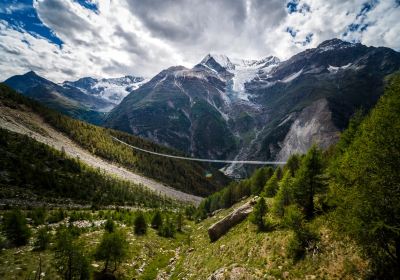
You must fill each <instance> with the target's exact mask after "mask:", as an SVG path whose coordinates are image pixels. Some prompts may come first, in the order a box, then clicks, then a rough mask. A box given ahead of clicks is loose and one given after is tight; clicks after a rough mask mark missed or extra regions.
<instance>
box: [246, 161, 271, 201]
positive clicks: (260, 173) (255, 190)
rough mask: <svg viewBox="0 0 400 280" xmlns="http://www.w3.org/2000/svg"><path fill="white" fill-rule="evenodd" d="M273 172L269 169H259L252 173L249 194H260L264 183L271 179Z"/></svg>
mask: <svg viewBox="0 0 400 280" xmlns="http://www.w3.org/2000/svg"><path fill="white" fill-rule="evenodd" d="M272 173H273V170H272V168H271V167H267V168H259V169H257V170H256V171H254V174H253V175H252V176H251V178H250V184H251V193H252V194H254V195H258V194H260V192H261V191H262V189H263V187H264V185H265V182H266V181H267V180H268V179H269V177H271V175H272Z"/></svg>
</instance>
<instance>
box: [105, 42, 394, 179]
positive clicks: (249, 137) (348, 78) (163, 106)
mask: <svg viewBox="0 0 400 280" xmlns="http://www.w3.org/2000/svg"><path fill="white" fill-rule="evenodd" d="M399 69H400V53H398V52H396V51H394V50H391V49H389V48H382V47H379V48H376V47H367V46H364V45H362V44H353V43H349V42H345V41H342V40H339V39H333V40H328V41H325V42H323V43H321V44H320V45H319V46H318V47H317V48H312V49H308V50H306V51H303V52H300V53H298V54H296V55H294V56H293V57H291V58H290V59H288V60H286V61H282V62H281V61H279V59H277V58H274V57H266V58H264V59H261V60H254V61H253V60H234V59H230V58H228V57H226V56H223V55H207V56H206V57H205V58H204V59H203V60H202V61H201V62H200V63H199V64H197V65H195V66H194V67H193V68H191V69H188V68H184V67H171V68H169V69H167V70H164V71H162V72H160V73H159V74H158V75H157V76H155V77H154V78H153V79H151V80H150V81H149V82H148V83H146V84H144V85H143V86H142V87H140V88H139V89H138V90H135V91H133V92H132V93H130V94H129V95H128V96H127V97H126V98H125V99H124V100H123V101H122V102H121V103H120V104H119V105H118V106H117V107H115V108H114V109H113V110H112V111H111V113H110V114H109V115H108V117H107V119H106V121H105V125H106V126H109V127H111V128H116V129H120V130H124V131H127V132H130V133H133V134H136V135H139V136H143V137H146V138H150V139H152V140H153V141H155V142H158V143H161V144H165V145H168V146H170V147H174V148H176V149H178V150H181V151H183V152H186V153H187V154H190V155H192V156H198V157H203V158H204V157H207V158H214V159H223V158H224V159H226V158H230V159H235V160H274V159H286V158H287V157H288V156H289V155H290V154H291V153H293V152H305V151H306V150H307V149H308V148H310V146H311V145H312V143H313V142H316V143H317V144H318V145H320V146H321V147H323V148H324V147H327V146H329V145H330V144H333V143H334V142H335V141H336V140H337V132H338V131H340V130H342V129H344V128H345V127H346V126H347V123H348V121H349V119H350V117H351V116H352V115H353V113H354V112H355V111H356V110H357V109H359V108H363V109H364V110H369V109H370V108H372V107H373V106H374V105H375V103H376V101H377V100H378V99H379V97H380V95H381V94H382V93H383V86H384V82H383V81H384V78H385V76H387V75H388V74H391V73H393V72H395V71H397V70H399ZM322 100H323V101H322ZM302 130H304V131H302ZM221 167H222V166H221ZM223 171H224V172H225V173H226V174H227V175H230V176H233V177H243V176H246V175H248V174H250V173H251V172H252V169H251V168H248V166H242V165H241V164H231V165H228V166H224V167H223Z"/></svg>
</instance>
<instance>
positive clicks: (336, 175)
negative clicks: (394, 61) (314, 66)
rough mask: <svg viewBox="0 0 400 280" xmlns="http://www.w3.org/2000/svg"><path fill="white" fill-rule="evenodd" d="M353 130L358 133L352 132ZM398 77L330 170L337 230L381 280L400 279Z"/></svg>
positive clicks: (399, 78) (394, 77) (347, 143)
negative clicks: (349, 239)
mask: <svg viewBox="0 0 400 280" xmlns="http://www.w3.org/2000/svg"><path fill="white" fill-rule="evenodd" d="M353 130H355V129H353ZM399 131H400V75H395V76H393V77H392V78H391V79H390V80H389V81H388V85H387V87H386V90H385V94H384V95H383V96H382V97H381V99H380V101H379V103H378V104H377V105H376V107H375V108H374V109H373V110H372V112H371V113H370V114H369V116H367V117H366V118H365V120H364V121H363V122H362V123H361V124H360V125H359V126H358V130H357V131H356V132H353V131H350V132H348V133H345V134H344V135H350V136H349V137H348V138H350V139H351V140H349V141H347V140H346V141H345V142H344V144H342V146H345V147H346V146H347V147H346V148H347V149H345V150H344V151H340V157H339V158H338V160H337V162H335V166H333V168H332V167H331V177H332V179H331V192H332V194H333V196H334V197H335V199H334V200H335V202H336V206H337V210H336V212H335V214H336V215H335V217H336V218H335V221H336V224H337V226H338V229H340V230H341V231H344V232H345V233H347V234H348V235H349V236H351V237H353V238H354V240H356V241H357V242H358V244H360V245H361V246H362V248H363V249H364V251H365V253H366V254H367V256H369V258H370V259H371V260H372V262H371V263H372V266H373V268H374V271H375V274H376V276H375V277H377V278H381V279H389V278H396V277H397V276H398V275H400V196H399V182H400V172H399V166H400V133H399Z"/></svg>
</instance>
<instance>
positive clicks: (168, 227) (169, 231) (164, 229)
mask: <svg viewBox="0 0 400 280" xmlns="http://www.w3.org/2000/svg"><path fill="white" fill-rule="evenodd" d="M175 232H176V228H175V223H174V221H173V220H172V219H171V217H167V218H166V219H165V221H164V222H163V224H162V226H161V227H160V228H159V230H158V235H160V236H162V237H168V238H172V237H174V236H175Z"/></svg>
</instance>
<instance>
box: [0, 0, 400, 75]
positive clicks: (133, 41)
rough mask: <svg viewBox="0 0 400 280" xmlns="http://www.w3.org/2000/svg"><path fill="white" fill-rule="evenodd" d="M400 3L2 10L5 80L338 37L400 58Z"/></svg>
mask: <svg viewBox="0 0 400 280" xmlns="http://www.w3.org/2000/svg"><path fill="white" fill-rule="evenodd" d="M399 19H400V0H380V1H379V0H335V1H327V0H287V1H285V0H2V1H1V3H0V80H4V79H6V78H8V77H9V76H12V75H15V74H21V73H24V72H26V71H29V70H34V71H36V72H37V73H39V74H40V75H43V76H44V77H46V78H49V79H51V80H53V81H56V82H61V81H64V80H74V79H77V78H79V77H83V76H94V77H118V76H123V75H126V74H133V75H143V76H147V77H151V76H152V75H154V74H156V73H158V72H159V71H161V70H162V69H164V68H166V67H169V66H172V65H184V66H187V67H191V66H193V65H194V64H195V63H197V62H198V61H200V60H201V59H202V57H204V56H205V55H206V54H207V53H222V54H226V55H228V56H230V57H235V58H254V59H257V58H262V57H265V56H268V55H276V56H278V57H279V58H281V59H287V58H289V57H290V56H291V55H293V54H295V53H297V52H299V51H301V50H304V49H307V48H312V47H316V46H317V45H318V44H319V43H321V42H322V41H324V40H326V39H331V38H333V37H337V38H341V39H344V40H348V41H353V42H361V43H363V44H366V45H368V46H370V45H373V46H386V47H390V48H393V49H395V50H398V51H400V36H399V34H400V20H399Z"/></svg>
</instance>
